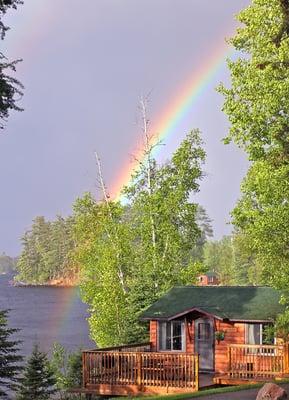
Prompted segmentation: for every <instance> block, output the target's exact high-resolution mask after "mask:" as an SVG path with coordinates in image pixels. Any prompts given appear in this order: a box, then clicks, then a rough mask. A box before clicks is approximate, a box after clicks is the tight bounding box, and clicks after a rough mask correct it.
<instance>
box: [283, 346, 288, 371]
mask: <svg viewBox="0 0 289 400" xmlns="http://www.w3.org/2000/svg"><path fill="white" fill-rule="evenodd" d="M288 350H289V347H288V343H287V342H285V343H284V344H283V357H284V372H285V374H288V372H289V354H288Z"/></svg>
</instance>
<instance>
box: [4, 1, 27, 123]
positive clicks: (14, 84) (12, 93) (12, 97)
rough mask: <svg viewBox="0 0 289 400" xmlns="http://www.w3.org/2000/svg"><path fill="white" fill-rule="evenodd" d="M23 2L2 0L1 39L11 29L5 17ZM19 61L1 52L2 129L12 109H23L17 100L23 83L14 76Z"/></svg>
mask: <svg viewBox="0 0 289 400" xmlns="http://www.w3.org/2000/svg"><path fill="white" fill-rule="evenodd" d="M22 3H23V2H22V1H21V0H0V40H3V39H4V37H5V34H6V32H7V31H8V29H9V28H8V26H6V25H5V24H4V23H3V17H4V16H5V14H6V13H7V11H8V10H9V9H11V8H14V9H16V8H17V6H18V5H19V4H22ZM19 61H21V60H15V61H10V62H9V61H8V60H7V58H6V57H5V56H4V54H3V53H1V52H0V129H3V128H4V121H6V119H7V118H8V117H9V113H10V111H11V110H16V111H22V108H20V107H19V106H18V105H17V101H18V99H19V98H20V97H21V96H22V89H23V85H22V84H21V83H20V82H19V81H18V80H17V79H15V78H14V77H13V76H12V75H13V73H14V72H15V70H16V65H17V64H18V62H19ZM11 73H12V75H11ZM2 121H3V122H2Z"/></svg>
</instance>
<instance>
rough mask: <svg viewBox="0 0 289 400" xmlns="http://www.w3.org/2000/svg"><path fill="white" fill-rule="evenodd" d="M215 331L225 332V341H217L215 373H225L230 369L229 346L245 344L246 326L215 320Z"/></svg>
mask: <svg viewBox="0 0 289 400" xmlns="http://www.w3.org/2000/svg"><path fill="white" fill-rule="evenodd" d="M215 330H218V331H224V332H225V339H224V340H221V341H220V342H219V343H218V342H217V341H215V372H217V373H225V372H227V369H228V345H229V344H244V343H245V324H244V323H236V322H235V323H233V322H222V321H217V320H215Z"/></svg>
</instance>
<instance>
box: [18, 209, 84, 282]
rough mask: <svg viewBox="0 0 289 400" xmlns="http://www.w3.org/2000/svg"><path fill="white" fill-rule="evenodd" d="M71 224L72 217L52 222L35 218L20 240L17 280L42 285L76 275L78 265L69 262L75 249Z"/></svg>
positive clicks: (59, 218)
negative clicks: (20, 250) (21, 247)
mask: <svg viewBox="0 0 289 400" xmlns="http://www.w3.org/2000/svg"><path fill="white" fill-rule="evenodd" d="M72 225H73V220H72V218H71V217H68V218H66V219H64V218H62V217H60V216H58V217H57V218H56V220H55V221H52V222H50V221H45V218H44V217H36V218H35V220H34V221H33V225H32V227H31V230H28V231H27V232H25V234H24V236H23V238H22V246H23V249H22V252H21V255H20V257H19V260H18V262H17V271H18V275H17V280H19V281H24V282H26V283H29V284H42V283H46V282H49V281H51V280H58V279H61V278H66V277H70V276H72V277H73V276H75V275H77V273H78V266H77V265H76V264H75V263H74V262H73V261H72V260H71V259H70V252H71V251H72V250H73V248H74V240H73V235H72Z"/></svg>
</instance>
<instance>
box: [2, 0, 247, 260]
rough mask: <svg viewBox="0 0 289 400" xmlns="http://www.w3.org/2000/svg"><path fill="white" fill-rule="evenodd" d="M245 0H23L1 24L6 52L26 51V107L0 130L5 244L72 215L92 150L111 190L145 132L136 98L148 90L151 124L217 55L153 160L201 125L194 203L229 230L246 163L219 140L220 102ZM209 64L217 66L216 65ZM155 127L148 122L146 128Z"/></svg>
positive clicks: (219, 232)
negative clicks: (43, 222)
mask: <svg viewBox="0 0 289 400" xmlns="http://www.w3.org/2000/svg"><path fill="white" fill-rule="evenodd" d="M248 4H249V0H83V1H82V2H79V0H57V1H55V0H54V1H53V0H24V5H22V6H20V7H19V8H18V10H17V11H11V12H10V14H9V16H8V17H6V19H5V22H6V23H7V24H8V25H9V26H10V28H11V29H10V30H9V31H8V33H7V35H6V38H5V40H4V41H3V42H2V43H1V46H2V47H1V51H3V52H4V53H5V55H6V56H8V57H9V58H10V59H17V58H21V59H23V61H22V62H21V64H19V66H18V69H17V78H18V79H19V80H20V81H21V82H22V83H23V84H24V86H25V90H24V93H25V95H24V97H23V98H22V100H21V101H20V102H19V105H21V106H22V107H23V108H24V111H23V112H21V113H16V112H14V113H11V116H10V118H9V120H8V121H7V123H6V128H5V130H4V131H3V132H1V133H0V185H1V197H0V201H1V203H0V252H2V251H5V252H6V253H7V254H9V255H13V256H16V255H17V254H19V252H20V250H21V236H22V235H23V233H24V231H25V230H27V229H29V227H30V226H31V223H32V220H33V218H35V217H36V216H37V215H43V216H45V217H46V218H47V219H53V218H55V216H56V215H58V214H61V215H64V216H66V215H69V214H71V212H72V211H71V207H72V204H73V202H74V201H75V199H76V198H77V197H80V196H81V195H82V194H83V193H84V192H86V191H91V192H92V193H93V194H94V196H95V197H96V198H99V197H100V193H99V189H98V188H97V184H96V173H97V168H96V164H95V156H94V152H95V151H97V152H98V154H99V156H100V158H101V162H102V168H103V174H104V178H105V181H106V186H107V188H108V191H113V190H115V188H117V187H118V186H119V184H120V183H126V182H121V171H123V170H124V169H126V170H129V169H130V168H132V164H131V160H132V155H133V154H136V153H137V152H138V151H139V146H140V137H141V130H140V125H139V115H138V104H139V99H140V97H141V96H142V95H144V96H146V95H147V94H148V93H149V94H150V95H149V110H148V114H149V119H150V121H151V127H153V126H155V125H157V123H158V121H159V119H160V116H161V115H163V114H164V113H165V112H166V110H167V109H169V107H170V105H171V104H173V103H174V102H175V99H177V98H178V97H179V96H180V93H182V91H184V89H185V88H186V85H188V82H190V81H191V80H192V79H193V78H194V76H197V74H198V73H199V72H200V71H206V68H208V60H209V59H210V57H211V55H212V54H217V56H218V57H219V61H221V63H220V66H219V68H218V69H217V70H216V71H215V70H214V71H211V72H214V74H212V76H211V78H210V79H208V80H207V82H206V85H203V87H202V88H201V90H200V93H199V95H198V96H196V98H195V100H194V102H192V104H191V106H190V107H189V108H188V110H187V111H186V113H184V115H182V118H181V119H180V121H179V122H178V124H176V126H175V127H174V129H173V130H172V131H171V132H170V134H169V135H167V136H166V137H165V138H164V145H163V146H161V149H160V150H159V151H158V154H157V158H158V161H159V162H163V161H165V160H167V159H168V158H169V157H170V156H171V154H172V152H173V151H174V150H175V149H176V148H177V147H178V145H179V144H180V142H181V140H182V139H183V138H184V137H185V134H186V133H187V132H189V131H190V130H191V129H193V128H199V129H200V130H201V132H202V137H203V140H204V142H205V149H206V152H207V161H206V164H205V166H204V170H205V173H206V178H205V179H204V180H203V182H202V183H201V188H200V193H199V194H197V195H196V196H194V197H193V198H192V199H193V200H194V201H198V202H199V203H200V204H201V205H202V206H204V207H205V209H206V210H207V213H208V215H209V217H210V218H211V219H212V220H213V229H214V235H215V238H216V239H219V238H221V237H222V236H223V235H226V234H229V233H230V232H231V229H232V227H231V226H230V224H229V221H230V211H231V210H232V208H233V207H234V204H235V203H236V200H237V199H238V197H239V196H240V183H241V180H242V178H243V177H244V175H245V173H246V170H247V168H248V162H247V160H246V157H245V154H244V153H243V152H242V151H241V150H239V149H238V148H237V147H236V146H234V145H226V146H225V145H224V144H223V143H222V138H223V137H224V136H226V134H227V132H228V129H229V125H228V122H227V118H226V116H225V115H224V113H223V112H222V110H221V109H222V104H223V98H222V96H221V95H220V94H218V93H217V92H216V90H215V88H216V86H218V84H219V83H220V82H224V83H225V84H226V85H227V86H228V85H229V82H230V79H229V72H228V70H227V67H226V63H225V58H226V56H228V54H229V53H227V55H226V54H225V52H224V43H225V38H229V37H231V36H232V35H233V33H234V31H235V29H236V26H237V22H236V20H235V18H234V17H235V15H236V14H237V13H238V12H239V11H240V10H241V9H242V8H244V7H246V6H247V5H248ZM212 70H213V68H212ZM152 129H153V128H152Z"/></svg>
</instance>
